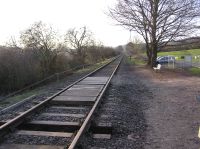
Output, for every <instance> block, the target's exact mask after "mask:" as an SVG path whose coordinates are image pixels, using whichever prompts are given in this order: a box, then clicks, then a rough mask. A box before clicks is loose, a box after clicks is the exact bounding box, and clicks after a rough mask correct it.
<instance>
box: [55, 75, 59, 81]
mask: <svg viewBox="0 0 200 149" xmlns="http://www.w3.org/2000/svg"><path fill="white" fill-rule="evenodd" d="M56 80H57V82H58V81H59V73H56Z"/></svg>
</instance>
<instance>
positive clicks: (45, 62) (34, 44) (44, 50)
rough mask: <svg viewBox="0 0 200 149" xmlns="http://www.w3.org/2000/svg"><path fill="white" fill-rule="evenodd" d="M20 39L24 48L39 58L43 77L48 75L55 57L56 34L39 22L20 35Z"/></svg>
mask: <svg viewBox="0 0 200 149" xmlns="http://www.w3.org/2000/svg"><path fill="white" fill-rule="evenodd" d="M20 39H21V42H22V44H23V45H24V47H25V48H31V49H34V51H35V53H36V54H37V56H39V58H40V62H41V68H42V71H43V75H44V76H45V75H48V74H49V73H50V70H51V67H52V65H53V63H54V61H55V59H56V56H57V53H56V51H55V46H56V42H55V40H56V33H55V32H54V31H53V29H52V27H48V26H47V25H46V24H44V23H42V22H41V21H40V22H36V23H34V24H33V25H32V26H31V27H30V28H28V29H27V30H25V31H24V32H22V33H21V36H20Z"/></svg>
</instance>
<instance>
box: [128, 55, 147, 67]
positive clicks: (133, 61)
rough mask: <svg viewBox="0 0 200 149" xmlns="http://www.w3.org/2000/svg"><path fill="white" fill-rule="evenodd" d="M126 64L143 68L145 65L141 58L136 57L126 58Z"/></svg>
mask: <svg viewBox="0 0 200 149" xmlns="http://www.w3.org/2000/svg"><path fill="white" fill-rule="evenodd" d="M127 62H128V63H129V64H134V65H137V66H144V65H146V62H145V61H144V60H143V59H142V58H138V57H133V56H132V57H131V59H130V57H127Z"/></svg>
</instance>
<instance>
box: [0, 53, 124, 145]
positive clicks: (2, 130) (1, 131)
mask: <svg viewBox="0 0 200 149" xmlns="http://www.w3.org/2000/svg"><path fill="white" fill-rule="evenodd" d="M119 57H120V56H117V57H115V58H113V59H112V60H111V61H110V62H108V63H106V64H105V65H103V66H101V67H99V68H97V69H95V70H94V71H92V72H90V73H89V74H87V75H85V76H84V77H82V78H80V79H79V80H77V81H75V82H74V83H72V84H70V85H68V86H67V87H65V88H64V89H62V90H61V91H59V92H57V93H55V94H54V95H52V96H51V97H49V98H47V99H46V100H44V101H42V102H41V103H39V104H37V105H36V106H34V107H32V108H30V109H29V110H27V111H25V112H23V113H22V114H20V115H18V116H17V117H15V118H13V119H12V120H10V121H8V122H6V123H5V124H3V125H1V126H0V141H1V139H2V138H3V136H4V135H5V134H6V133H7V132H8V131H9V130H13V128H15V127H17V126H19V125H20V124H21V123H23V122H24V120H25V118H26V117H28V116H31V115H32V114H33V113H34V112H35V111H37V110H39V109H40V108H42V107H43V106H45V105H46V104H47V103H49V102H50V101H51V100H52V99H54V98H55V97H56V96H58V95H60V94H61V93H62V92H64V91H66V90H67V89H69V88H70V87H72V86H73V85H75V84H77V83H78V82H80V81H82V80H83V79H85V78H86V77H88V76H90V75H92V74H94V73H96V72H97V71H99V70H101V69H103V68H104V67H106V66H107V65H109V64H110V63H112V62H113V61H115V60H116V59H118V58H119Z"/></svg>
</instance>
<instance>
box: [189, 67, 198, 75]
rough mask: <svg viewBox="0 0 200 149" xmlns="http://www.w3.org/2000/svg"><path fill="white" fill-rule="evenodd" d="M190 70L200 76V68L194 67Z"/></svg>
mask: <svg viewBox="0 0 200 149" xmlns="http://www.w3.org/2000/svg"><path fill="white" fill-rule="evenodd" d="M188 71H189V72H190V73H191V74H193V75H197V76H200V68H196V67H192V68H190V69H189V70H188Z"/></svg>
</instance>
